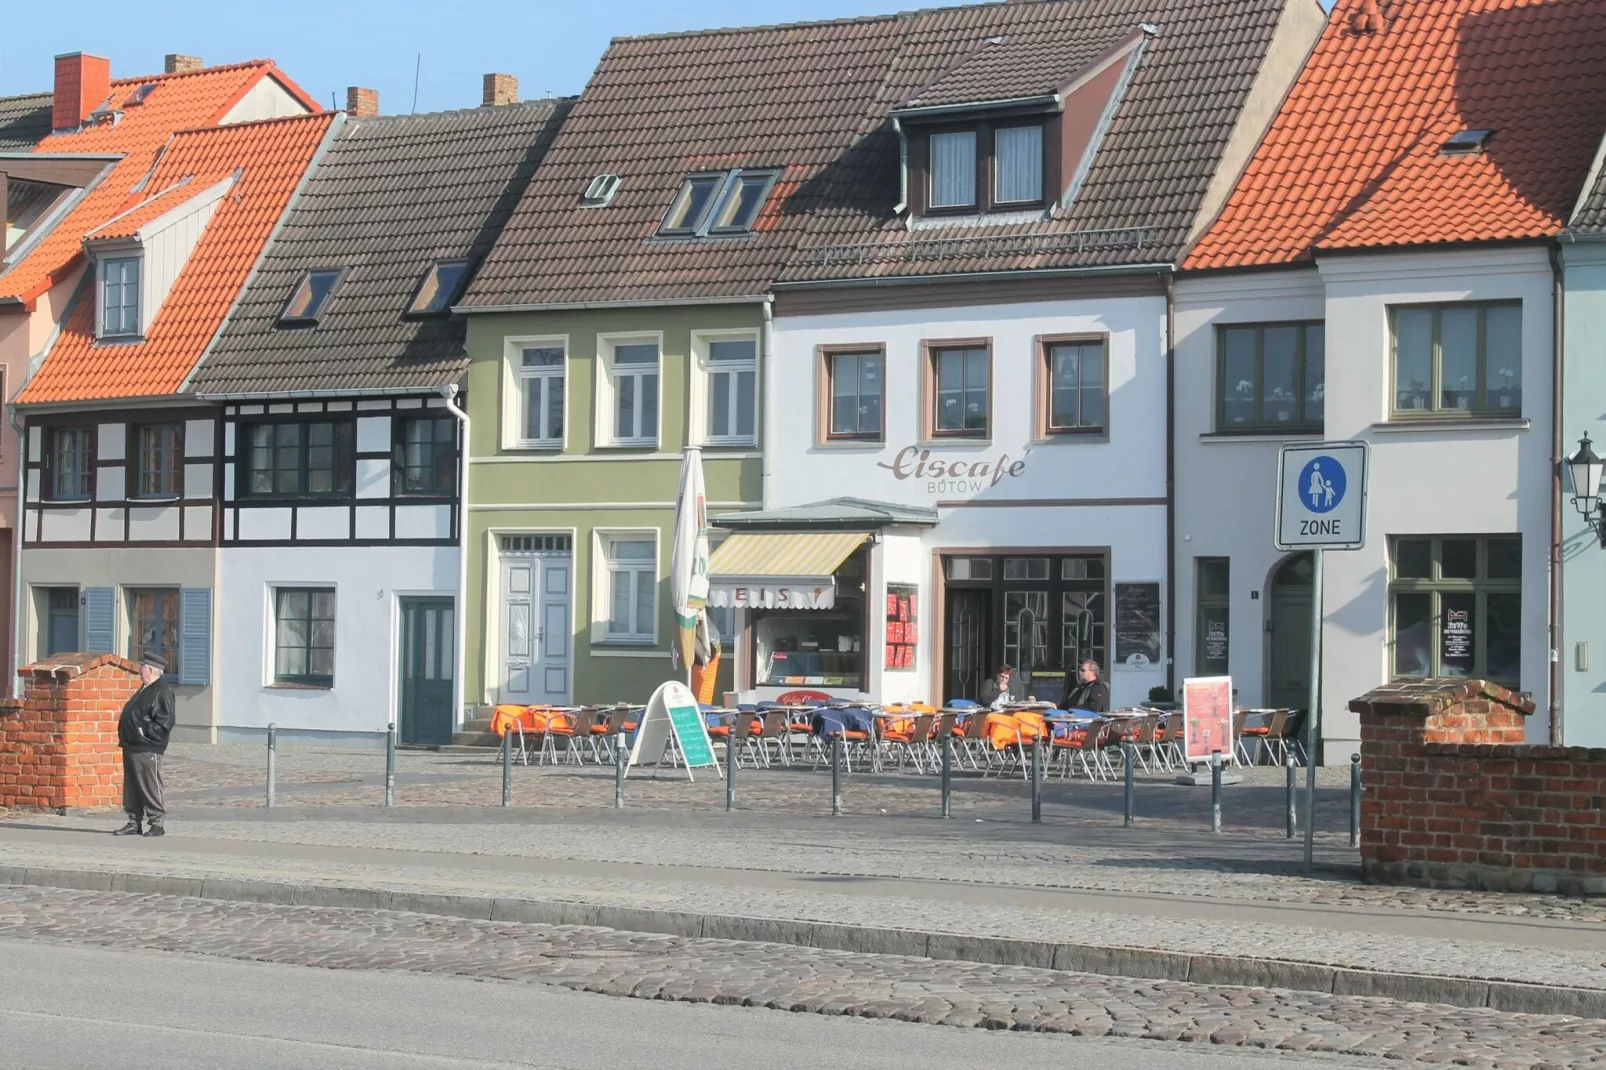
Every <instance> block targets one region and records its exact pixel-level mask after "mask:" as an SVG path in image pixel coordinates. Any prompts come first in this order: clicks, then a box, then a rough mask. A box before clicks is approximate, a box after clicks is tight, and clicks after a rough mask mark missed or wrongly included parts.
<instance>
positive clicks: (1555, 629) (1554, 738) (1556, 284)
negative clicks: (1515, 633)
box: [1548, 242, 1566, 747]
mask: <svg viewBox="0 0 1606 1070" xmlns="http://www.w3.org/2000/svg"><path fill="white" fill-rule="evenodd" d="M1548 252H1549V253H1550V275H1551V292H1552V301H1553V307H1552V309H1551V327H1550V330H1551V340H1550V346H1551V356H1550V383H1551V389H1550V570H1549V571H1550V621H1549V632H1550V666H1549V668H1550V680H1549V687H1550V696H1549V703H1548V706H1549V709H1548V713H1549V715H1550V745H1551V746H1552V747H1561V746H1565V745H1566V744H1564V743H1563V742H1562V739H1563V738H1564V736H1565V733H1564V732H1563V731H1562V729H1563V726H1564V716H1565V715H1564V714H1563V712H1562V703H1561V686H1562V669H1561V643H1562V634H1561V599H1562V586H1561V472H1562V465H1563V461H1562V458H1563V455H1564V446H1563V442H1562V404H1561V403H1562V393H1561V389H1562V330H1563V327H1564V326H1565V323H1564V317H1563V293H1564V278H1565V275H1564V271H1563V267H1562V262H1561V246H1560V245H1557V244H1555V243H1554V242H1553V243H1551V245H1550V247H1549V249H1548Z"/></svg>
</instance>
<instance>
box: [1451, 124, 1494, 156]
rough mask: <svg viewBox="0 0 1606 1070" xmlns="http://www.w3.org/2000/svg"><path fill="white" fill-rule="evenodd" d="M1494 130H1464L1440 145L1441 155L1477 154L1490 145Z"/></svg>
mask: <svg viewBox="0 0 1606 1070" xmlns="http://www.w3.org/2000/svg"><path fill="white" fill-rule="evenodd" d="M1492 137H1494V131H1493V130H1462V131H1461V132H1460V133H1457V134H1455V135H1453V136H1452V137H1451V138H1450V140H1448V141H1446V142H1445V143H1444V144H1443V145H1440V146H1439V155H1440V156H1476V155H1478V154H1479V153H1481V152H1482V151H1483V150H1484V149H1485V148H1487V147H1488V145H1489V139H1490V138H1492Z"/></svg>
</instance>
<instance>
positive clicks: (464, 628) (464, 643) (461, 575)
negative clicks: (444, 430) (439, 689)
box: [440, 383, 469, 731]
mask: <svg viewBox="0 0 1606 1070" xmlns="http://www.w3.org/2000/svg"><path fill="white" fill-rule="evenodd" d="M440 392H441V397H443V398H445V399H446V408H447V411H449V412H450V413H451V414H452V415H453V416H455V417H457V422H458V423H460V424H462V425H463V445H462V448H461V449H459V450H458V451H457V635H456V636H454V637H453V638H454V639H455V640H456V650H455V651H453V653H455V654H456V656H457V668H456V670H455V672H454V674H453V680H452V718H453V720H454V722H455V723H456V727H457V730H459V731H461V730H462V727H463V724H464V723H465V718H464V716H463V694H464V688H465V686H466V681H465V680H464V678H463V673H464V670H465V669H466V668H467V666H468V452H469V440H468V431H469V422H468V413H466V412H464V411H463V410H462V409H460V408H458V406H457V384H456V383H446V384H443V385H442V386H441V388H440Z"/></svg>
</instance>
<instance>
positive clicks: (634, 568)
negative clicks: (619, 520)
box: [591, 528, 663, 647]
mask: <svg viewBox="0 0 1606 1070" xmlns="http://www.w3.org/2000/svg"><path fill="white" fill-rule="evenodd" d="M591 534H592V545H591V555H592V562H593V567H592V570H591V571H592V582H591V642H592V643H593V644H595V645H598V646H635V647H640V646H655V645H657V643H658V617H659V609H660V608H661V607H660V606H659V604H658V594H659V587H660V586H661V584H662V582H663V574H662V572H663V569H662V566H663V561H662V556H663V539H662V538H661V533H660V532H659V530H658V529H657V528H605V529H604V528H595V529H593V530H592V533H591ZM649 539H650V540H652V550H653V556H652V575H651V581H650V582H651V583H652V632H651V633H650V634H648V633H643V632H634V631H633V632H630V633H628V634H624V635H620V634H613V633H610V632H609V631H608V625H609V623H610V616H611V613H612V610H613V577H614V575H615V573H618V572H623V571H630V572H634V573H637V574H638V576H637V579H636V581H634V583H633V584H632V587H631V596H632V597H631V600H630V604H631V606H632V608H634V606H635V604H636V599H635V595H636V593H637V588H636V586H635V583H639V582H640V574H643V573H645V571H646V570H645V568H643V567H642V564H639V563H638V564H633V565H628V566H615V565H614V563H613V561H612V560H611V559H610V557H609V550H610V549H611V548H612V546H613V544H614V543H616V542H642V541H646V540H649Z"/></svg>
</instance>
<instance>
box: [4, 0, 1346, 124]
mask: <svg viewBox="0 0 1606 1070" xmlns="http://www.w3.org/2000/svg"><path fill="white" fill-rule="evenodd" d="M1323 3H1324V5H1328V6H1330V4H1331V0H1323ZM6 6H7V7H8V8H9V9H10V10H8V11H7V12H6V16H5V24H6V28H5V33H4V34H0V96H10V95H13V94H17V93H30V92H37V91H40V90H44V89H48V88H50V83H51V72H52V66H51V59H52V57H53V56H55V55H56V54H57V53H61V52H80V51H81V52H92V53H94V54H96V55H101V56H107V57H109V58H110V59H111V61H112V76H113V77H116V78H121V77H128V76H132V75H138V74H148V73H151V72H155V71H160V70H161V69H162V57H163V56H164V55H166V54H167V53H169V52H184V53H188V54H190V55H197V56H200V57H202V58H203V59H205V60H206V61H207V62H208V63H229V62H236V61H239V60H243V59H252V58H258V57H268V58H272V59H274V60H277V61H278V63H279V65H280V66H281V67H283V68H284V69H285V70H286V71H287V72H288V73H289V74H290V76H291V77H292V78H294V79H295V80H296V81H297V82H299V83H300V84H301V86H302V87H303V88H305V89H306V90H307V91H308V92H309V93H311V94H312V95H314V96H315V97H317V98H318V99H319V100H321V101H324V102H326V103H327V102H328V101H329V99H330V94H331V93H334V94H336V99H338V101H339V102H340V103H341V104H342V105H344V103H345V98H346V94H345V88H346V86H348V85H363V86H368V87H370V88H373V89H377V90H379V104H380V110H381V111H384V112H387V113H395V112H404V111H408V110H410V109H411V108H412V103H413V72H414V65H415V63H419V55H420V53H422V62H421V64H420V75H419V78H418V110H419V111H435V110H439V109H443V108H462V107H472V106H474V105H477V104H479V102H480V76H481V75H483V74H485V73H486V72H488V71H505V72H507V73H509V74H514V75H517V76H518V79H519V91H520V95H522V96H524V97H536V96H543V95H545V94H546V93H548V92H552V93H556V94H560V95H566V94H574V93H578V92H580V90H581V89H582V88H583V87H584V86H585V81H586V78H587V76H588V75H589V74H590V72H591V68H592V67H593V66H594V65H595V64H596V61H597V59H598V57H600V56H601V55H602V51H603V49H604V48H605V47H607V43H608V39H609V38H610V37H616V36H623V35H629V34H641V33H661V32H664V31H671V30H694V29H705V28H708V27H714V26H745V25H751V24H754V23H758V22H790V21H795V20H802V19H828V18H839V17H843V16H849V15H869V14H879V13H883V12H888V11H898V10H905V9H908V8H914V7H928V6H929V7H935V6H948V5H945V4H942V3H941V0H923V2H922V0H902V2H900V0H767V2H766V3H764V4H763V5H761V6H755V5H753V4H752V3H738V2H736V0H701V2H700V3H695V4H693V3H686V2H684V0H656V2H655V0H524V2H517V0H456V2H453V0H445V2H440V0H435V2H429V3H425V2H422V0H312V2H310V3H307V2H300V3H291V4H281V3H276V2H274V0H269V2H268V3H260V2H259V3H255V4H252V3H251V2H249V0H243V2H242V0H146V2H144V3H139V2H135V3H130V2H128V0H75V2H73V3H72V4H70V5H69V7H68V8H62V7H58V6H56V4H55V3H50V2H41V0H14V2H12V3H8V4H7V5H6ZM69 11H70V17H64V16H65V13H67V12H69Z"/></svg>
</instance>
